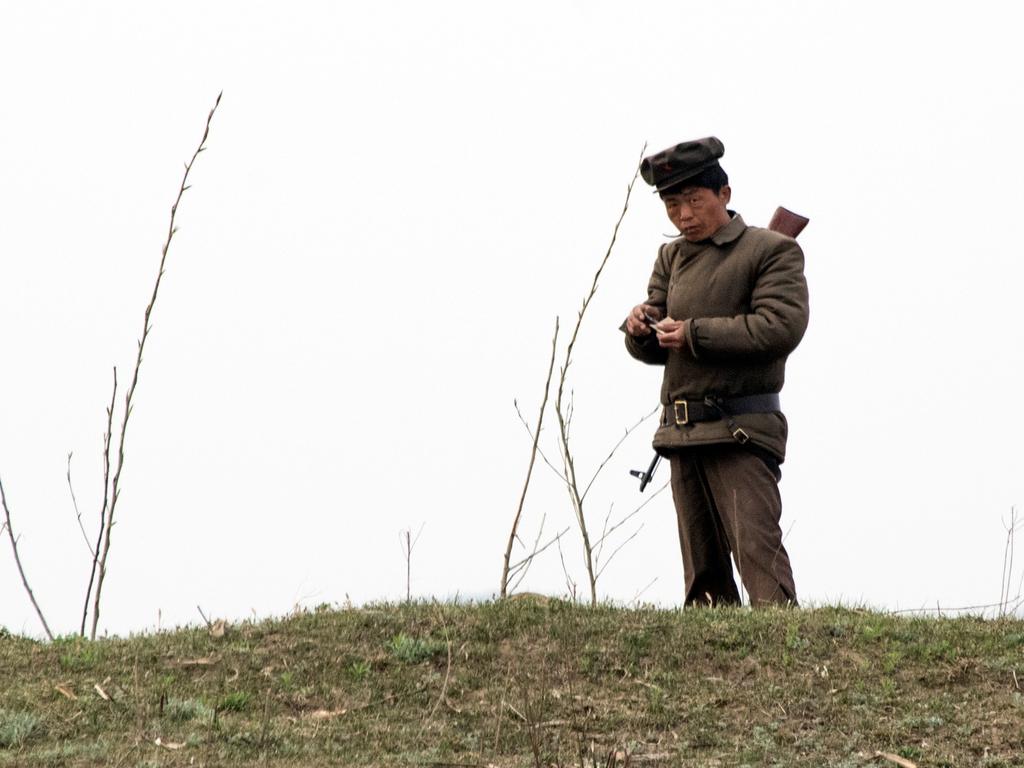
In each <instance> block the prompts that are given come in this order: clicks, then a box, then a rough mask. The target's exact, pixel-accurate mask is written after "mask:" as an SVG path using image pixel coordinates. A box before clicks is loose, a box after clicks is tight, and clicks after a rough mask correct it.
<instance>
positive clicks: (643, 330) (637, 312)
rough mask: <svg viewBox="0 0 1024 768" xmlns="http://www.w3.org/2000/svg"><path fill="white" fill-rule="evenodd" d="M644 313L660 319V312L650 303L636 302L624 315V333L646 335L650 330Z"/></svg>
mask: <svg viewBox="0 0 1024 768" xmlns="http://www.w3.org/2000/svg"><path fill="white" fill-rule="evenodd" d="M644 315H650V316H651V317H653V318H654V319H655V320H661V315H662V312H661V310H660V309H658V308H657V307H652V306H651V305H650V304H637V305H636V306H635V307H633V309H632V310H631V311H630V313H629V316H628V317H626V333H628V334H629V335H630V336H647V335H648V334H650V332H651V326H650V323H648V321H647V318H646V317H644Z"/></svg>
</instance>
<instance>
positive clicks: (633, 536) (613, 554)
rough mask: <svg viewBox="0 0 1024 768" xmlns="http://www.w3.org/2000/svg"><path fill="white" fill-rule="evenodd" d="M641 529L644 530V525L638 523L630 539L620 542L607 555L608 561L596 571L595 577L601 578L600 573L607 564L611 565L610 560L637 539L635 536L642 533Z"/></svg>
mask: <svg viewBox="0 0 1024 768" xmlns="http://www.w3.org/2000/svg"><path fill="white" fill-rule="evenodd" d="M643 529H644V524H643V523H640V525H639V527H637V529H636V530H635V531H633V534H632V535H631V536H630V537H629V538H628V539H626V540H625V541H624V542H622V543H621V544H619V546H617V547H616V548H615V549H614V550H613V551H612V553H611V554H610V555H608V559H607V560H605V562H604V565H602V566H601V567H600V568H599V569H598V571H597V577H598V578H601V574H602V573H604V569H605V568H607V567H608V565H609V564H610V563H611V561H612V560H613V559H614V558H615V556H616V555H617V554H619V552H620V551H621V550H622V548H623V547H624V546H626V545H627V544H629V542H631V541H632V540H633V539H635V538H636V537H637V536H638V535H639V534H640V531H642V530H643Z"/></svg>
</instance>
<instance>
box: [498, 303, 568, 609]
mask: <svg viewBox="0 0 1024 768" xmlns="http://www.w3.org/2000/svg"><path fill="white" fill-rule="evenodd" d="M557 349H558V318H557V317H556V318H555V333H554V335H553V336H552V337H551V361H550V362H549V363H548V375H547V379H546V380H545V381H544V399H543V400H542V401H541V404H540V412H539V413H538V415H537V429H536V430H534V433H533V450H531V451H530V464H529V466H528V467H527V469H526V481H525V482H524V483H523V492H522V493H521V494H520V495H519V506H518V507H517V508H516V516H515V518H514V519H513V520H512V531H511V532H510V533H509V535H508V546H506V547H505V559H504V565H503V567H502V570H501V596H502V597H505V596H506V595H507V594H508V570H509V565H508V561H509V558H511V557H512V545H513V544H514V543H515V539H516V531H517V530H518V529H519V520H520V518H521V517H522V515H523V505H524V504H525V503H526V491H527V489H528V488H529V487H530V478H531V477H532V476H533V465H534V463H535V462H536V460H537V450H538V449H537V443H538V442H540V430H541V427H542V426H543V425H544V411H546V410H547V406H548V394H549V393H550V391H551V374H552V372H553V371H554V369H555V352H556V351H557ZM516 410H517V411H518V410H519V405H518V404H516ZM520 417H522V414H520ZM545 461H547V459H545Z"/></svg>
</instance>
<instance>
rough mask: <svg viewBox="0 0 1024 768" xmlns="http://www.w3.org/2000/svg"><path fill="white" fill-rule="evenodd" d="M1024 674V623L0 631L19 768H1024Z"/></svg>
mask: <svg viewBox="0 0 1024 768" xmlns="http://www.w3.org/2000/svg"><path fill="white" fill-rule="evenodd" d="M1018 680H1021V682H1024V622H1021V621H1019V620H1010V619H1004V620H998V621H994V620H982V619H979V618H957V619H949V618H942V619H937V618H908V617H896V616H891V615H885V614H879V613H873V612H870V611H861V610H851V609H843V608H820V609H813V610H807V609H804V610H764V611H758V612H752V611H749V610H746V609H715V610H706V609H699V610H693V611H685V612H684V611H665V610H656V609H653V608H645V609H638V610H627V609H623V608H616V607H611V606H598V607H596V608H590V607H582V606H579V605H574V604H571V603H566V602H562V601H558V600H549V601H547V602H536V601H532V600H516V601H505V602H499V603H485V604H480V605H447V604H446V605H436V604H433V605H432V604H413V605H376V606H371V607H367V608H362V609H352V610H343V611H334V610H327V609H321V610H317V611H312V612H308V613H304V614H301V615H297V616H293V617H290V618H287V619H280V620H272V621H265V622H262V623H244V624H240V625H237V626H232V627H229V628H228V631H227V632H226V633H225V635H224V636H223V637H213V636H211V634H210V633H209V632H208V631H207V630H206V629H205V628H190V629H184V630H180V631H176V632H166V633H159V634H155V635H147V636H139V637H130V638H126V639H116V638H115V639H107V640H99V641H95V642H90V641H83V640H79V639H58V640H57V641H55V642H53V643H42V642H36V641H34V640H30V639H26V638H22V637H17V636H12V635H10V634H6V633H0V766H7V765H10V766H14V765H17V766H101V765H102V766H107V765H121V766H133V767H134V766H171V765H207V766H213V765H227V764H231V765H249V764H259V765H268V766H288V767H289V768H291V767H293V766H307V765H329V764H344V765H352V766H384V765H388V766H391V765H422V766H435V767H439V766H455V765H460V766H497V767H498V768H506V767H508V768H511V767H512V766H533V767H535V766H537V765H544V766H549V765H555V766H559V765H565V766H570V765H571V766H581V765H585V766H587V768H592V766H603V767H606V768H607V767H609V766H616V765H618V766H624V765H631V766H648V765H673V766H675V765H679V766H709V767H710V766H773V765H777V766H815V767H816V768H817V767H818V766H836V767H837V768H838V767H840V766H842V767H844V768H846V767H850V766H867V765H874V766H879V765H888V766H892V765H894V763H891V762H887V761H885V760H883V759H882V758H879V757H876V752H878V751H881V752H886V753H890V754H893V755H897V756H901V757H903V758H905V759H907V760H910V761H912V762H913V763H915V764H917V765H920V766H966V765H971V766H987V767H989V768H995V767H996V766H1024V692H1022V690H1021V686H1020V685H1018ZM101 691H102V694H101V693H100V692H101ZM104 696H105V697H106V698H104ZM158 739H159V742H160V743H159V745H158V744H157V740H158Z"/></svg>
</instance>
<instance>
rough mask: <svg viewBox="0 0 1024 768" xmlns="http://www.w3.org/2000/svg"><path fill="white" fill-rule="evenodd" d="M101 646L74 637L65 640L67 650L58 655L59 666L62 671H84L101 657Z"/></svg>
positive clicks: (93, 665)
mask: <svg viewBox="0 0 1024 768" xmlns="http://www.w3.org/2000/svg"><path fill="white" fill-rule="evenodd" d="M102 657H103V652H102V646H101V645H100V644H98V643H94V642H89V641H86V640H82V639H80V638H76V639H74V640H69V641H68V642H67V651H66V652H64V653H62V654H61V655H60V660H59V663H60V668H61V670H62V671H64V672H85V671H88V670H90V669H92V668H93V667H95V666H96V665H97V664H98V663H99V662H100V661H101V659H102Z"/></svg>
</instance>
